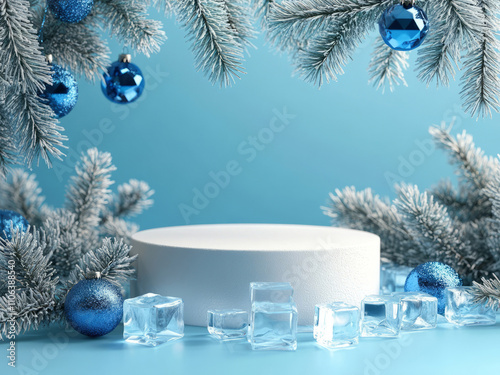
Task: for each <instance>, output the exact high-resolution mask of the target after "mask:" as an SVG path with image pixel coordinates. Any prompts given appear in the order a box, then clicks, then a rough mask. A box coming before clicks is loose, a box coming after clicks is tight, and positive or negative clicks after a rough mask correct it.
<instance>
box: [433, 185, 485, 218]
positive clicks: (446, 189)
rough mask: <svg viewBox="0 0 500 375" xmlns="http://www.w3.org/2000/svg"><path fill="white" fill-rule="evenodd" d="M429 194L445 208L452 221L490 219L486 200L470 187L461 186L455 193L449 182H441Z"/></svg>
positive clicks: (479, 192)
mask: <svg viewBox="0 0 500 375" xmlns="http://www.w3.org/2000/svg"><path fill="white" fill-rule="evenodd" d="M430 194H432V196H433V197H434V198H435V200H436V201H437V202H438V203H440V204H442V205H443V206H445V207H446V209H447V211H448V214H449V215H450V216H451V217H452V219H453V220H458V221H460V222H464V223H466V222H474V221H476V220H480V219H482V218H488V217H491V204H490V202H489V201H488V198H487V197H485V195H484V194H483V192H482V191H480V190H477V189H470V186H466V185H461V186H460V188H459V190H458V191H457V189H455V187H454V186H453V185H452V183H451V182H450V181H449V180H443V181H440V182H439V183H438V184H437V185H436V186H434V187H433V188H432V189H431V190H430Z"/></svg>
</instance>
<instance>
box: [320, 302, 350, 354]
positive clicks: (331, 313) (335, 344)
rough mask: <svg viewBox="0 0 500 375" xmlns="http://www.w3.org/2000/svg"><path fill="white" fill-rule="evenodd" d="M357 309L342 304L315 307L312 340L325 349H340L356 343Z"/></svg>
mask: <svg viewBox="0 0 500 375" xmlns="http://www.w3.org/2000/svg"><path fill="white" fill-rule="evenodd" d="M358 336H359V308H358V307H356V306H351V305H348V304H345V303H342V302H334V303H324V304H319V305H316V307H315V309H314V338H315V339H316V341H317V343H318V344H319V345H321V346H324V347H327V348H340V347H344V346H350V345H354V344H357V343H358Z"/></svg>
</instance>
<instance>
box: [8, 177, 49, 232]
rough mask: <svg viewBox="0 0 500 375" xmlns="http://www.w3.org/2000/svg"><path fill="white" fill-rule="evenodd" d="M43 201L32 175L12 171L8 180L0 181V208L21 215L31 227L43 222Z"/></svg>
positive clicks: (43, 198) (40, 191)
mask: <svg viewBox="0 0 500 375" xmlns="http://www.w3.org/2000/svg"><path fill="white" fill-rule="evenodd" d="M44 201H45V197H44V196H43V195H42V189H41V188H40V186H39V185H38V181H36V176H35V175H34V174H29V173H26V172H24V171H23V170H22V169H14V170H12V172H11V173H10V174H9V176H8V178H5V179H0V203H1V207H2V208H3V209H7V210H12V211H15V212H17V213H19V214H21V215H23V216H24V217H25V218H26V220H28V222H29V223H30V224H31V225H36V226H38V225H39V224H41V222H42V221H43V218H44V217H45V214H44V207H43V203H44Z"/></svg>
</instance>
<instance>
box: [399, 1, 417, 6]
mask: <svg viewBox="0 0 500 375" xmlns="http://www.w3.org/2000/svg"><path fill="white" fill-rule="evenodd" d="M401 5H403V6H404V7H412V6H414V5H415V0H401Z"/></svg>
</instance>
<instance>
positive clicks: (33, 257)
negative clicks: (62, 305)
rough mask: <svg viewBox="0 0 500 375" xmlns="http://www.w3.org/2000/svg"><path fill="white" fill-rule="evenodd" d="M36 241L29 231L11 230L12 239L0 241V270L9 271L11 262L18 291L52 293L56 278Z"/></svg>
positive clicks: (56, 281) (35, 236) (35, 237)
mask: <svg viewBox="0 0 500 375" xmlns="http://www.w3.org/2000/svg"><path fill="white" fill-rule="evenodd" d="M32 230H33V228H32ZM37 239H38V237H37V235H35V234H33V233H32V232H31V230H30V229H28V230H27V231H26V232H22V231H21V230H19V229H16V228H13V232H12V239H11V240H1V241H0V268H2V269H3V270H4V271H5V270H11V268H10V267H9V266H10V264H11V263H12V261H13V263H14V271H15V280H16V289H18V290H25V289H33V290H37V291H38V292H40V293H42V292H53V291H54V289H55V287H56V285H57V283H58V278H57V277H56V276H55V271H54V269H53V268H52V267H51V265H50V260H49V258H48V257H47V256H46V255H44V253H43V248H42V247H41V246H40V244H39V243H38V241H37ZM9 260H10V261H11V263H9Z"/></svg>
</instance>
